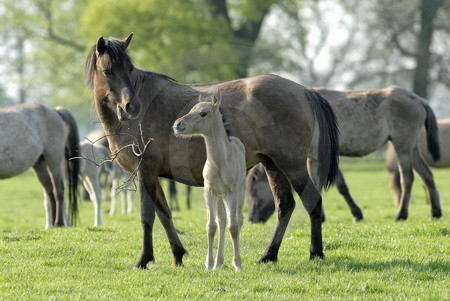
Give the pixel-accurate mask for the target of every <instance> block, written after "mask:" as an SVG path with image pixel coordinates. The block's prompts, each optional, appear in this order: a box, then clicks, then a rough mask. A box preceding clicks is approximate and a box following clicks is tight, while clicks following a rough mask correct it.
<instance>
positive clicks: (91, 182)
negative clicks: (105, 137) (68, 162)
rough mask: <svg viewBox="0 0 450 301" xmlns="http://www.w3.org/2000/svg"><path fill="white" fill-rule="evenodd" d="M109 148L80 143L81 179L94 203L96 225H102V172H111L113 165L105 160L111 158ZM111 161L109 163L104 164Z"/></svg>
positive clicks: (85, 142) (84, 142)
mask: <svg viewBox="0 0 450 301" xmlns="http://www.w3.org/2000/svg"><path fill="white" fill-rule="evenodd" d="M109 155H110V152H109V149H107V148H105V147H104V146H102V145H101V144H92V143H90V142H87V141H83V142H81V143H80V157H81V159H82V160H80V161H81V162H80V179H81V183H83V186H84V188H85V189H86V191H87V192H88V194H89V198H90V199H91V201H92V203H93V205H94V216H95V220H94V227H96V226H101V225H102V212H101V202H102V189H101V187H100V181H99V180H100V172H102V171H105V172H107V173H110V172H111V169H112V166H111V164H110V163H109V162H105V161H104V160H107V159H108V158H109ZM104 163H109V164H104Z"/></svg>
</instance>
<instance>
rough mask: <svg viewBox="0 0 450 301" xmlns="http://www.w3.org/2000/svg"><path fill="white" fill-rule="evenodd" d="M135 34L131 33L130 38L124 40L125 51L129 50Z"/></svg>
mask: <svg viewBox="0 0 450 301" xmlns="http://www.w3.org/2000/svg"><path fill="white" fill-rule="evenodd" d="M133 34H134V33H130V35H129V36H128V37H126V38H125V39H124V40H122V42H123V43H124V44H125V49H127V48H128V45H130V42H131V38H132V37H133Z"/></svg>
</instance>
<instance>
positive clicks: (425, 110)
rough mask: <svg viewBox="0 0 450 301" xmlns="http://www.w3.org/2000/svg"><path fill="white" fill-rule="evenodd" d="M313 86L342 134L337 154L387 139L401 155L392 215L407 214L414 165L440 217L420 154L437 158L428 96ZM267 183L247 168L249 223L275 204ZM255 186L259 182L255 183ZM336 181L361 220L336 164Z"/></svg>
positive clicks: (361, 152)
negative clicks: (397, 205) (398, 190)
mask: <svg viewBox="0 0 450 301" xmlns="http://www.w3.org/2000/svg"><path fill="white" fill-rule="evenodd" d="M316 90H317V91H318V92H319V93H320V94H322V95H323V96H324V97H325V98H326V99H327V100H328V101H329V103H330V104H331V106H332V107H333V109H334V111H335V113H336V116H337V119H338V122H339V131H340V134H341V136H340V155H342V156H347V157H361V156H365V155H368V154H370V153H372V152H374V151H375V150H377V149H379V148H381V147H382V146H383V145H384V144H385V143H386V142H387V141H391V143H392V145H393V146H394V148H395V151H396V152H397V154H398V156H399V158H401V159H400V162H399V166H400V170H401V174H400V177H401V178H402V181H401V182H402V185H401V196H400V195H399V200H400V209H399V212H398V214H397V216H396V220H406V219H407V218H408V205H409V199H410V194H411V186H412V182H413V179H414V177H413V169H414V170H416V171H417V173H418V174H419V176H420V177H421V178H422V181H423V182H424V183H425V186H426V189H427V192H428V199H429V201H430V204H431V215H432V217H434V218H439V217H441V216H442V209H441V205H440V199H439V192H438V191H437V189H436V186H435V183H434V179H433V174H432V172H431V170H430V169H429V167H428V165H427V164H426V162H425V161H424V159H423V157H422V155H426V157H427V158H429V161H437V160H438V159H439V158H440V148H439V137H438V130H437V123H436V118H435V116H434V113H433V111H432V109H431V108H430V107H429V106H428V104H427V103H426V101H425V100H424V99H423V98H421V97H419V96H418V95H416V94H414V93H412V92H410V91H408V90H406V89H404V88H401V87H396V86H391V87H387V88H383V89H374V90H357V91H334V90H327V89H323V88H316ZM424 125H425V128H426V135H425V133H424V135H423V137H424V140H425V137H426V143H425V142H424V143H423V147H422V149H421V148H420V143H418V137H419V132H420V129H421V128H422V127H423V126H424ZM424 132H425V131H424ZM425 145H427V148H428V149H427V150H425ZM315 147H318V146H315ZM428 153H429V154H428ZM313 161H314V160H312V162H313ZM313 164H314V163H313ZM256 183H257V184H256ZM266 183H267V180H266V179H265V175H264V174H262V173H261V171H260V170H253V171H250V172H249V174H248V178H247V199H248V200H249V203H250V206H249V207H250V210H249V214H250V216H249V219H250V221H252V222H259V221H265V220H267V219H268V218H269V217H270V215H271V214H272V212H273V205H271V203H273V199H272V198H271V195H270V194H269V193H268V192H267V187H264V186H267V184H266ZM255 185H257V187H253V186H255ZM336 186H337V188H338V191H339V193H341V194H342V195H343V196H344V198H345V200H346V202H347V204H348V205H349V207H350V209H351V212H352V214H353V216H354V219H355V221H359V220H362V219H363V215H362V211H361V209H360V208H359V206H358V205H357V204H356V202H355V201H354V199H353V198H352V196H351V194H350V191H349V189H348V186H347V184H346V182H345V179H344V176H343V174H342V171H341V170H340V169H339V171H338V176H337V178H336ZM261 187H264V188H261ZM261 189H262V190H261ZM258 190H259V191H258Z"/></svg>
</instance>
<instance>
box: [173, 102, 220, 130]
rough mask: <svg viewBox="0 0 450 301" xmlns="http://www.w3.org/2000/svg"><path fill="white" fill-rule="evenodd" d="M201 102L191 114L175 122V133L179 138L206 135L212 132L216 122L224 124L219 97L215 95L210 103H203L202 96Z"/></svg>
mask: <svg viewBox="0 0 450 301" xmlns="http://www.w3.org/2000/svg"><path fill="white" fill-rule="evenodd" d="M199 101H200V102H199V103H197V104H196V105H195V106H194V107H193V108H192V109H191V110H190V111H189V113H187V114H186V115H184V116H183V117H180V118H178V119H177V120H175V123H174V124H173V131H174V133H175V135H176V136H177V137H182V136H198V135H205V134H208V133H209V132H210V130H211V127H212V126H213V125H214V123H215V122H222V114H221V113H220V111H219V107H220V101H221V98H220V97H219V96H217V95H214V96H213V97H212V101H211V102H209V101H201V95H200V96H199Z"/></svg>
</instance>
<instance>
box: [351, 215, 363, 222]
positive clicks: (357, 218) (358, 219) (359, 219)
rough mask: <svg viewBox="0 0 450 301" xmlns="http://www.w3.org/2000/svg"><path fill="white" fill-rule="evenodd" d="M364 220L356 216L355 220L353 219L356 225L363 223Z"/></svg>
mask: <svg viewBox="0 0 450 301" xmlns="http://www.w3.org/2000/svg"><path fill="white" fill-rule="evenodd" d="M363 220H364V217H362V216H361V217H359V216H355V217H354V218H353V221H354V222H355V223H359V222H362V221H363Z"/></svg>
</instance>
